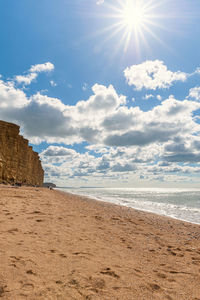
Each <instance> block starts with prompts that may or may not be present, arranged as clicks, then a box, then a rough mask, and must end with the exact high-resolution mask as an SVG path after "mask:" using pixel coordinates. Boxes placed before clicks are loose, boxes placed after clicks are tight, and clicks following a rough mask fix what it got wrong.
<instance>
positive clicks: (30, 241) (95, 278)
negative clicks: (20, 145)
mask: <svg viewBox="0 0 200 300" xmlns="http://www.w3.org/2000/svg"><path fill="white" fill-rule="evenodd" d="M0 298H1V299H3V300H4V299H9V300H24V299H30V300H40V299H43V300H57V299H65V300H68V299H69V300H73V299H74V300H79V299H92V300H93V299H95V300H96V299H97V300H104V299H106V300H117V299H119V300H123V299H124V300H134V299H136V300H151V299H152V300H156V299H162V300H164V299H168V300H171V299H178V300H200V226H198V225H194V224H190V223H185V222H181V221H177V220H173V219H170V218H166V217H161V216H157V215H154V214H150V213H145V212H139V211H136V210H133V209H129V208H125V207H120V206H116V205H111V204H107V203H104V202H98V201H94V200H90V199H86V198H81V197H79V196H74V195H71V194H64V193H61V192H58V191H50V190H48V189H45V188H25V187H22V188H11V187H7V186H0Z"/></svg>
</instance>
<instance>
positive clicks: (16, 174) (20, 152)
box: [0, 121, 44, 185]
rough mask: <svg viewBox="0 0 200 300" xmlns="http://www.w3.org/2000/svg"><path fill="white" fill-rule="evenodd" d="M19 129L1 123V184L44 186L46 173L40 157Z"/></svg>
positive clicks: (12, 125) (15, 126)
mask: <svg viewBox="0 0 200 300" xmlns="http://www.w3.org/2000/svg"><path fill="white" fill-rule="evenodd" d="M19 129H20V128H19V126H17V125H15V124H12V123H7V122H4V121H0V183H10V184H12V183H22V184H27V185H42V184H43V178H44V171H43V169H42V165H41V161H40V159H39V155H38V153H36V152H34V151H33V149H32V147H31V146H29V145H28V140H26V139H24V138H23V136H21V135H19Z"/></svg>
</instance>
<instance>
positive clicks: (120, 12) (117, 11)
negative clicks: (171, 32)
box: [105, 0, 168, 52]
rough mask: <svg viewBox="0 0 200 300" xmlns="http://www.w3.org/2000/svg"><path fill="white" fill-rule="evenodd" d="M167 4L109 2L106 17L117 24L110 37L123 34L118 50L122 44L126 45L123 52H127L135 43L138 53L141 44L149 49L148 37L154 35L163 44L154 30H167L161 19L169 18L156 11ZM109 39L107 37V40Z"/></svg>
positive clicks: (128, 0) (133, 0) (140, 0)
mask: <svg viewBox="0 0 200 300" xmlns="http://www.w3.org/2000/svg"><path fill="white" fill-rule="evenodd" d="M165 2H166V0H163V1H156V0H146V1H145V0H116V1H115V2H112V3H110V2H109V4H107V10H108V13H107V14H106V16H105V17H106V18H109V19H110V20H111V22H112V19H113V24H115V26H114V27H113V28H114V30H113V33H112V34H109V37H110V38H111V37H112V38H113V37H114V36H115V35H116V34H119V32H120V31H121V32H122V37H121V41H120V42H118V47H117V48H121V44H122V43H124V47H123V51H127V50H128V47H129V45H130V44H131V43H132V42H134V43H135V49H136V48H137V52H139V49H140V44H141V43H142V44H143V45H145V46H146V47H147V46H148V47H149V45H148V42H147V38H148V35H151V36H152V35H153V36H154V38H155V39H156V40H157V41H159V42H160V43H161V44H163V42H162V41H161V40H160V39H159V37H157V36H156V33H154V32H153V28H156V27H157V28H159V29H166V28H165V27H164V26H162V25H161V23H162V22H159V19H161V20H163V19H165V18H167V17H168V16H163V13H162V14H159V13H158V12H157V10H156V9H157V8H158V7H160V6H161V5H162V3H165ZM151 27H152V28H151ZM117 28H118V30H117ZM111 30H112V29H111ZM109 37H108V36H107V37H106V40H108V39H109Z"/></svg>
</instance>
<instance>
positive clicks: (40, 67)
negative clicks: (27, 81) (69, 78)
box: [29, 62, 54, 73]
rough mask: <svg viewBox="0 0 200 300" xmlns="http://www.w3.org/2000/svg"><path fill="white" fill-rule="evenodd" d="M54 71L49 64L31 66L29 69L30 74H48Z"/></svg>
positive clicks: (52, 66)
mask: <svg viewBox="0 0 200 300" xmlns="http://www.w3.org/2000/svg"><path fill="white" fill-rule="evenodd" d="M53 70H54V65H53V64H52V63H51V62H46V63H44V64H38V65H33V66H31V68H30V70H29V71H30V73H41V72H50V71H53Z"/></svg>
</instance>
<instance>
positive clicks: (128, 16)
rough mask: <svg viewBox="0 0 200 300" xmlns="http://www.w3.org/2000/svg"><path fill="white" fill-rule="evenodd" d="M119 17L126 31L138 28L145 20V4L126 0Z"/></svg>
mask: <svg viewBox="0 0 200 300" xmlns="http://www.w3.org/2000/svg"><path fill="white" fill-rule="evenodd" d="M121 19H122V20H121V21H122V23H124V26H125V27H127V30H128V31H132V30H137V29H139V27H141V26H142V25H143V24H144V23H145V21H146V20H147V15H146V11H145V6H143V5H142V4H141V2H139V1H133V0H128V1H127V2H126V3H125V5H124V7H122V10H121Z"/></svg>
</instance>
